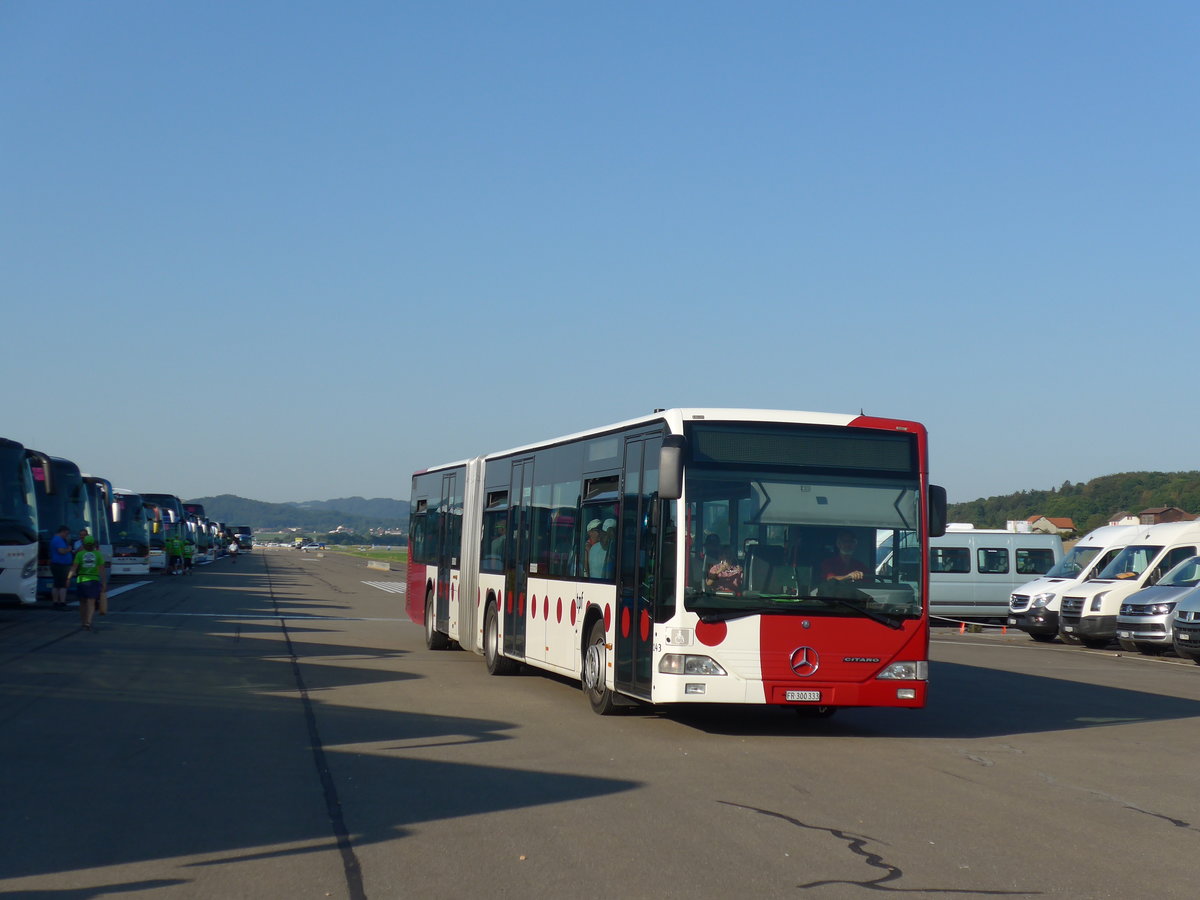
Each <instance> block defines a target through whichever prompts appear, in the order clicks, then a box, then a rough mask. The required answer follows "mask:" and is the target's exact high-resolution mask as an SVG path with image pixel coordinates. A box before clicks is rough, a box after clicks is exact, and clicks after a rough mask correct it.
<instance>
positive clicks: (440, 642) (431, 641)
mask: <svg viewBox="0 0 1200 900" xmlns="http://www.w3.org/2000/svg"><path fill="white" fill-rule="evenodd" d="M425 646H426V647H427V648H428V649H430V650H445V649H446V648H447V647H449V646H450V637H449V635H447V634H446V633H445V632H441V631H438V630H437V607H436V606H435V605H434V602H433V591H427V592H426V594H425Z"/></svg>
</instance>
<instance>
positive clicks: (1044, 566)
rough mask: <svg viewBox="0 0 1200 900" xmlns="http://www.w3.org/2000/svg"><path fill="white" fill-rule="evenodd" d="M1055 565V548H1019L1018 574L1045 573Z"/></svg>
mask: <svg viewBox="0 0 1200 900" xmlns="http://www.w3.org/2000/svg"><path fill="white" fill-rule="evenodd" d="M1053 566H1054V551H1053V550H1022V549H1021V548H1019V547H1018V548H1017V574H1018V575H1045V574H1046V573H1047V572H1049V571H1050V569H1051V568H1052V567H1053Z"/></svg>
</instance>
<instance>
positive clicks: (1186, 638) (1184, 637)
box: [1175, 634, 1192, 641]
mask: <svg viewBox="0 0 1200 900" xmlns="http://www.w3.org/2000/svg"><path fill="white" fill-rule="evenodd" d="M1175 639H1176V640H1180V641H1190V640H1191V639H1192V636H1191V635H1190V634H1176V635H1175Z"/></svg>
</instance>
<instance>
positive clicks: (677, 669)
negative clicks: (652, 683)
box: [658, 653, 725, 675]
mask: <svg viewBox="0 0 1200 900" xmlns="http://www.w3.org/2000/svg"><path fill="white" fill-rule="evenodd" d="M658 671H660V672H662V673H663V674H664V675H724V674H725V670H724V669H722V668H721V666H720V664H719V663H718V662H717V661H716V660H715V659H713V658H712V657H709V656H691V655H688V654H683V653H668V654H667V655H666V656H664V657H663V658H662V659H660V660H659V661H658Z"/></svg>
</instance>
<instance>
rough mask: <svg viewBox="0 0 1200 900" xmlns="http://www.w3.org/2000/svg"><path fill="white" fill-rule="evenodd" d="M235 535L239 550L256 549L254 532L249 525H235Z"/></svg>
mask: <svg viewBox="0 0 1200 900" xmlns="http://www.w3.org/2000/svg"><path fill="white" fill-rule="evenodd" d="M233 536H234V537H235V538H236V539H237V542H238V549H239V550H253V549H254V532H253V531H251V530H250V526H249V525H234V526H233Z"/></svg>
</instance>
